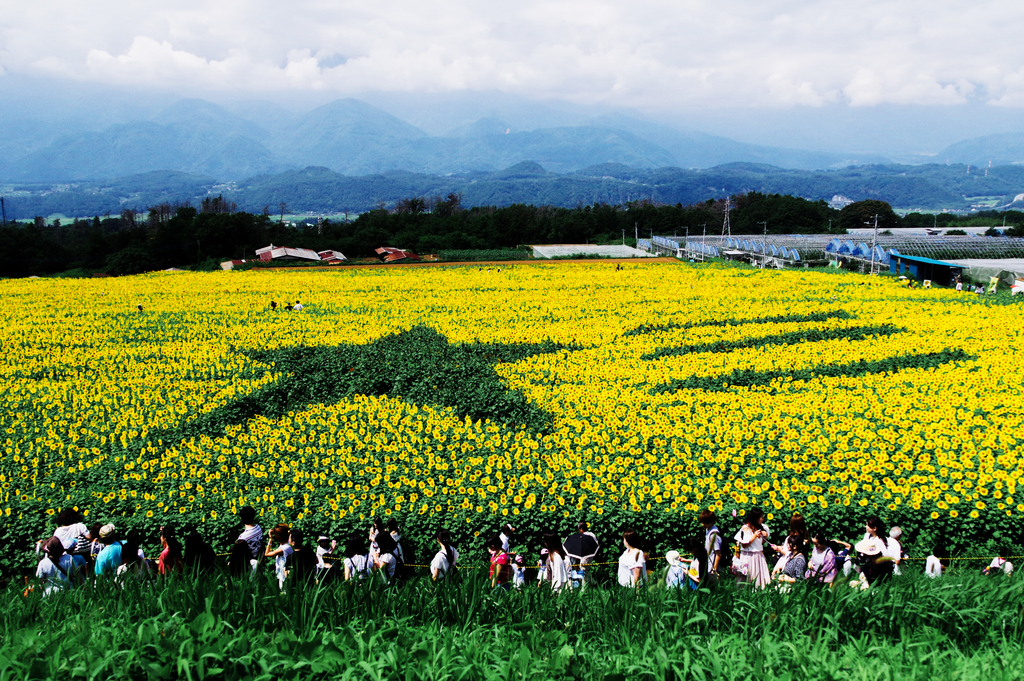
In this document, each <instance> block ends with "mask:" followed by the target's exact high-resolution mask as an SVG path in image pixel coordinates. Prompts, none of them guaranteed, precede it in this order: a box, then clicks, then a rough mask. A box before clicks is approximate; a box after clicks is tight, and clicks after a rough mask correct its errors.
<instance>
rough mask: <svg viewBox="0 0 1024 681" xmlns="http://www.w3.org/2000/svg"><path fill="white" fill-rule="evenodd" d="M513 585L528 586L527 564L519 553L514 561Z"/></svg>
mask: <svg viewBox="0 0 1024 681" xmlns="http://www.w3.org/2000/svg"><path fill="white" fill-rule="evenodd" d="M512 586H513V587H514V588H516V589H522V588H523V587H524V586H526V565H525V562H524V561H523V557H522V556H521V555H519V554H516V557H515V560H513V561H512Z"/></svg>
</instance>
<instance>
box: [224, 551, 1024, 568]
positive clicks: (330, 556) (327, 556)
mask: <svg viewBox="0 0 1024 681" xmlns="http://www.w3.org/2000/svg"><path fill="white" fill-rule="evenodd" d="M229 555H230V554H228V553H218V554H216V556H217V557H218V558H227V557H228V556H229ZM679 557H680V558H682V559H692V558H693V556H685V555H680V556H679ZM996 558H1002V559H1004V560H1024V556H950V557H948V558H940V559H939V560H957V561H982V562H991V561H993V560H995V559H996ZM324 559H325V560H332V561H339V562H340V561H343V560H345V557H344V556H336V555H334V554H330V553H328V554H325V555H324ZM664 559H665V556H651V557H650V558H648V559H647V560H648V561H651V562H654V561H659V560H664ZM921 560H928V559H927V558H917V557H913V558H911V557H907V558H903V559H902V560H901V561H900V562H908V561H921ZM261 562H262V561H261ZM268 564H269V563H268ZM618 564H619V561H617V560H613V561H606V562H600V563H587V564H586V565H580V564H579V563H571V564H570V566H571V567H573V568H579V567H584V568H588V567H597V566H599V565H618ZM403 565H405V567H410V568H427V569H429V568H430V565H424V564H422V563H403ZM457 567H458V568H459V569H460V570H480V569H485V570H486V569H489V568H490V564H488V565H463V564H462V563H459V564H458V566H457ZM525 567H528V568H532V569H536V568H537V567H538V566H536V565H526V566H525Z"/></svg>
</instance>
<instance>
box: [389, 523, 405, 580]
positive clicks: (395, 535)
mask: <svg viewBox="0 0 1024 681" xmlns="http://www.w3.org/2000/svg"><path fill="white" fill-rule="evenodd" d="M388 534H390V535H391V538H392V539H394V540H395V547H396V548H395V561H396V562H395V577H396V578H397V579H399V580H404V579H408V578H409V574H408V570H407V569H406V567H405V564H406V562H407V561H406V558H405V549H404V548H402V533H401V531H399V528H398V521H397V520H395V519H394V518H388Z"/></svg>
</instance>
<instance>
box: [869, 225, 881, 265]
mask: <svg viewBox="0 0 1024 681" xmlns="http://www.w3.org/2000/svg"><path fill="white" fill-rule="evenodd" d="M867 224H869V225H870V224H871V223H870V222H869V223H867ZM877 245H878V213H875V234H874V236H872V237H871V274H874V273H875V246H877ZM879 264H881V263H879Z"/></svg>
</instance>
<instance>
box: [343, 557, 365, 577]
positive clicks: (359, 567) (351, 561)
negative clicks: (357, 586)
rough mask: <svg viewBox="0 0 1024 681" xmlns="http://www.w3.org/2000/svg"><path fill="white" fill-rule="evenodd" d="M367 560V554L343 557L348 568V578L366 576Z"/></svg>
mask: <svg viewBox="0 0 1024 681" xmlns="http://www.w3.org/2000/svg"><path fill="white" fill-rule="evenodd" d="M368 561H369V557H368V556H352V557H351V558H346V559H345V568H346V569H347V570H348V574H349V578H350V579H365V578H366V564H367V562H368Z"/></svg>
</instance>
